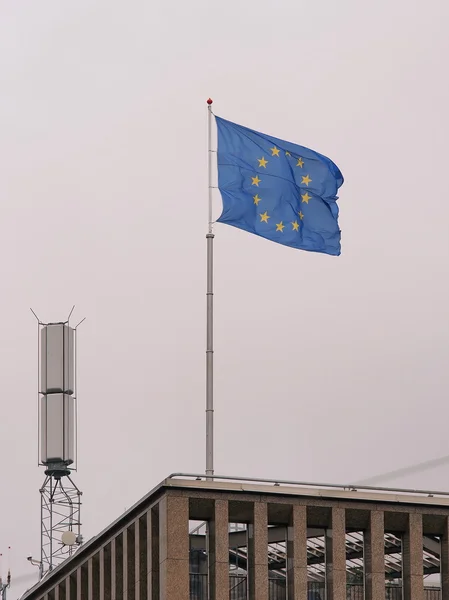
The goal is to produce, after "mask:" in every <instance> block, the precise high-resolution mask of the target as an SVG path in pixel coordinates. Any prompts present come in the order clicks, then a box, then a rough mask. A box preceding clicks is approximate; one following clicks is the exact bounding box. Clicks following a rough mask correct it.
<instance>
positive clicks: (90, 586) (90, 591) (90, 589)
mask: <svg viewBox="0 0 449 600" xmlns="http://www.w3.org/2000/svg"><path fill="white" fill-rule="evenodd" d="M87 600H94V565H93V562H92V558H89V560H88V561H87ZM95 600H96V599H95Z"/></svg>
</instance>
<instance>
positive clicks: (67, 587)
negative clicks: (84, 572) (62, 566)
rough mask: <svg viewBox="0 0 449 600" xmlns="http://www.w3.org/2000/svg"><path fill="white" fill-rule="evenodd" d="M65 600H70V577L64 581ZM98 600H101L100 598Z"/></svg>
mask: <svg viewBox="0 0 449 600" xmlns="http://www.w3.org/2000/svg"><path fill="white" fill-rule="evenodd" d="M65 600H70V575H67V577H66V579H65ZM100 600H103V599H102V598H100Z"/></svg>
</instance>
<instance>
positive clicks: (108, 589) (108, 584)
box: [103, 543, 115, 600]
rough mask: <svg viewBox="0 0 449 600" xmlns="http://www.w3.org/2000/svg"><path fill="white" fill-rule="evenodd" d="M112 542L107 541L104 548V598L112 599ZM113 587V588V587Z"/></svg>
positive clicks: (105, 599) (106, 599)
mask: <svg viewBox="0 0 449 600" xmlns="http://www.w3.org/2000/svg"><path fill="white" fill-rule="evenodd" d="M111 555H112V543H109V544H108V545H107V546H106V547H105V549H104V561H103V567H104V600H112V599H113V598H115V594H114V596H113V595H112V558H111ZM114 589H115V588H114Z"/></svg>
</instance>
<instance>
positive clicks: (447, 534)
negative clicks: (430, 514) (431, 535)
mask: <svg viewBox="0 0 449 600" xmlns="http://www.w3.org/2000/svg"><path fill="white" fill-rule="evenodd" d="M440 558H441V563H440V571H441V600H449V519H448V518H445V520H444V530H443V535H442V536H441V557H440Z"/></svg>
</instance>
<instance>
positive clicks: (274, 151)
mask: <svg viewBox="0 0 449 600" xmlns="http://www.w3.org/2000/svg"><path fill="white" fill-rule="evenodd" d="M270 150H271V156H279V148H276V146H273V148H270Z"/></svg>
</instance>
